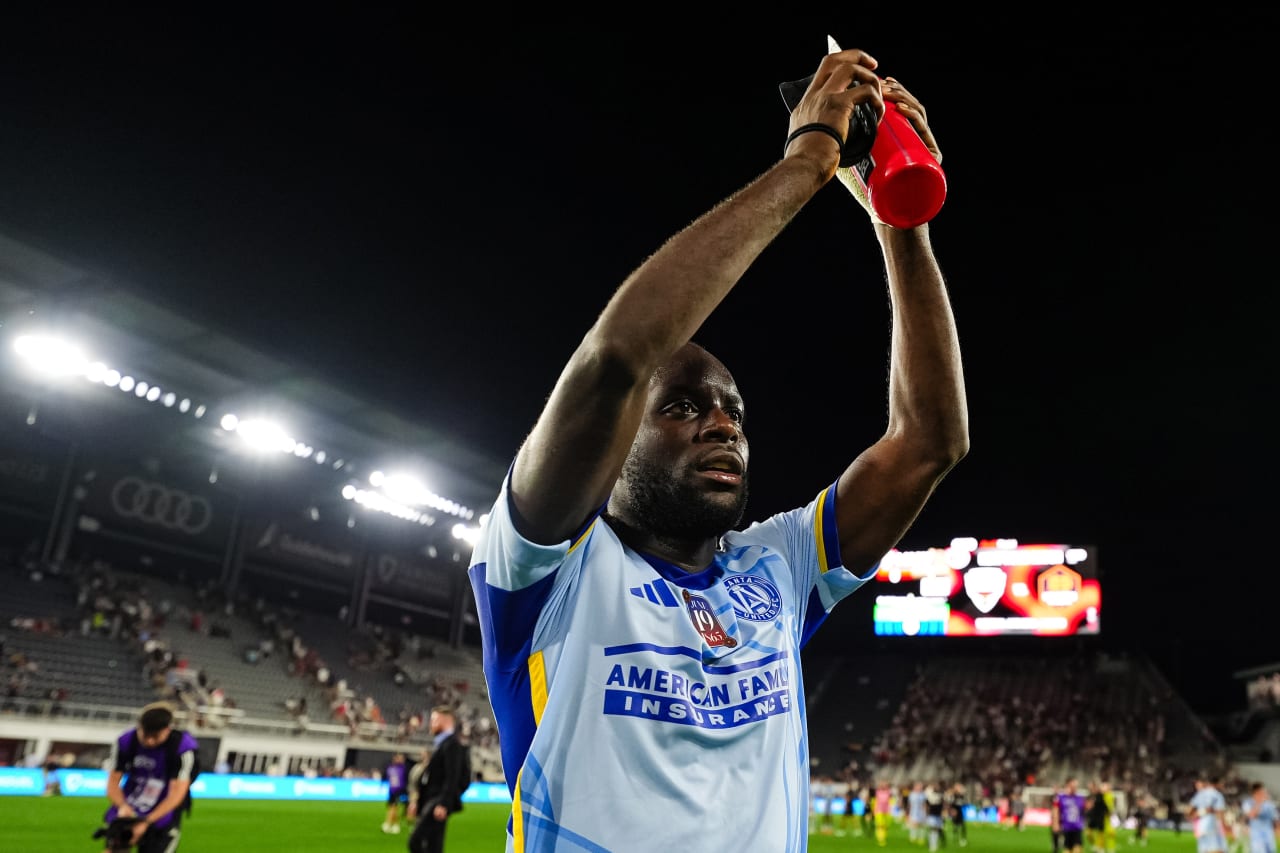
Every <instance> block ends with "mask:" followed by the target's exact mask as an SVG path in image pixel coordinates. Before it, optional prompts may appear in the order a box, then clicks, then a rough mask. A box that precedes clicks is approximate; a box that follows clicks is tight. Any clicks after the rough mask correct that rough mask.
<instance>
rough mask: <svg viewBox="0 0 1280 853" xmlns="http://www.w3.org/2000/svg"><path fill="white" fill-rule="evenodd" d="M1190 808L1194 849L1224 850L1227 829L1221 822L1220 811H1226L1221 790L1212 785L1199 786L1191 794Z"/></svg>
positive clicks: (1225, 801) (1202, 852)
mask: <svg viewBox="0 0 1280 853" xmlns="http://www.w3.org/2000/svg"><path fill="white" fill-rule="evenodd" d="M1191 808H1192V810H1193V815H1192V816H1193V817H1194V819H1195V823H1194V824H1193V825H1192V832H1194V833H1195V836H1196V849H1197V850H1199V851H1201V853H1210V851H1214V853H1217V851H1225V850H1226V849H1227V831H1226V827H1225V826H1223V823H1222V813H1223V812H1224V811H1226V808H1227V800H1226V798H1225V797H1223V796H1222V792H1221V791H1219V790H1218V789H1217V788H1214V787H1213V786H1212V785H1207V786H1205V787H1203V788H1201V789H1200V790H1198V791H1196V792H1195V794H1194V795H1192V797H1191Z"/></svg>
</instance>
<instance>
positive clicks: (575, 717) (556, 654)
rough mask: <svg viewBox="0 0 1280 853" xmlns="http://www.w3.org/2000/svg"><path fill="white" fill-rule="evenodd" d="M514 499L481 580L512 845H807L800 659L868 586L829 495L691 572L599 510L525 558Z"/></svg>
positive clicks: (742, 534)
mask: <svg viewBox="0 0 1280 853" xmlns="http://www.w3.org/2000/svg"><path fill="white" fill-rule="evenodd" d="M508 489H509V481H504V483H503V486H502V491H501V493H500V495H499V497H498V500H497V502H496V503H495V505H494V507H493V510H492V512H491V514H490V517H489V520H488V523H487V524H486V525H485V526H484V527H483V528H482V531H481V535H480V538H479V541H478V542H477V543H476V547H475V550H474V552H473V558H472V564H471V568H470V570H469V574H470V577H471V584H472V587H473V590H474V592H475V595H476V602H477V607H478V611H479V616H480V629H481V635H482V639H483V643H484V670H485V678H486V682H487V685H488V689H489V698H490V702H491V703H492V705H493V710H494V715H495V718H496V719H497V722H498V733H499V740H500V743H501V748H502V760H503V767H504V770H505V772H506V776H507V784H508V786H509V787H510V788H511V792H512V800H513V803H512V817H511V821H510V822H509V824H508V836H507V850H508V851H512V852H513V853H533V851H538V853H543V851H582V850H587V851H605V850H611V851H632V850H679V849H687V848H700V849H714V850H744V851H745V850H768V851H771V853H773V851H778V853H781V851H803V850H805V849H806V845H807V844H808V815H809V796H810V785H809V782H810V768H809V743H808V735H807V731H806V727H805V708H804V689H803V685H802V684H801V667H800V661H799V652H800V649H801V647H802V646H803V645H804V643H805V641H806V640H807V639H808V637H809V636H810V635H811V634H812V632H813V631H814V630H815V629H816V628H817V627H818V626H819V625H820V624H821V623H822V621H823V620H824V619H825V618H826V616H827V613H828V612H829V611H830V609H831V608H832V607H833V606H834V605H835V604H836V602H838V601H840V600H841V599H842V598H844V597H845V596H847V595H849V594H850V593H851V592H853V591H854V590H855V589H857V588H858V587H859V586H861V585H862V584H863V582H864V581H865V580H867V579H868V578H870V577H872V576H874V569H873V570H872V571H871V572H869V573H868V574H867V576H866V577H864V578H856V577H854V576H853V575H852V574H851V573H850V572H849V571H847V570H846V569H845V568H844V567H843V566H842V565H841V563H840V555H839V545H838V541H837V536H836V530H835V488H834V486H832V487H831V488H828V489H825V490H823V492H822V493H821V494H819V495H818V497H817V498H816V499H815V500H814V501H813V502H812V503H810V504H809V505H807V506H805V507H803V508H801V509H797V510H793V511H791V512H787V513H782V514H779V515H775V516H773V517H772V518H769V519H768V520H766V521H764V522H761V523H756V524H752V525H751V526H750V527H749V528H747V529H746V530H745V531H734V532H730V533H727V534H725V536H724V537H723V540H722V543H721V544H722V547H721V549H720V550H719V551H718V552H717V554H716V557H715V562H714V564H713V565H712V566H711V567H709V568H708V569H706V570H704V571H702V572H699V573H697V574H688V573H686V572H684V571H682V570H680V569H678V568H676V567H674V566H672V565H670V564H667V563H665V562H663V561H661V560H657V559H653V558H646V557H645V556H644V555H641V554H640V553H638V552H636V551H633V550H631V549H629V548H627V547H626V546H624V545H623V544H622V542H621V541H619V539H618V537H617V536H616V535H615V534H614V531H613V530H612V529H611V528H610V527H609V525H608V523H607V522H606V521H604V520H603V519H602V518H600V517H599V516H596V517H595V518H594V519H593V520H592V521H591V522H590V523H589V524H588V525H587V526H586V527H585V529H584V530H583V531H582V532H581V533H580V534H579V535H578V536H577V537H575V538H574V539H573V540H572V541H565V542H562V543H560V544H558V545H552V546H543V545H536V544H533V543H532V542H529V541H528V540H526V539H524V538H523V537H522V536H520V534H519V533H517V532H516V530H515V527H514V525H513V522H512V518H511V512H510V506H509V500H510V497H509V492H508Z"/></svg>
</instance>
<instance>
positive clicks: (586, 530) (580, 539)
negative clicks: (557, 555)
mask: <svg viewBox="0 0 1280 853" xmlns="http://www.w3.org/2000/svg"><path fill="white" fill-rule="evenodd" d="M599 520H600V516H598V515H597V516H596V517H595V518H593V519H591V523H590V524H588V525H587V526H586V527H585V528H583V530H582V534H581V535H580V536H579V537H578V538H577V539H575V540H573V544H572V545H570V546H569V550H568V551H566V552H565V556H566V557H567V556H569V555H570V554H572V553H573V552H574V551H576V550H578V546H579V545H581V544H582V543H583V542H585V541H586V539H587V537H588V536H590V535H591V529H592V528H593V527H595V526H596V522H597V521H599Z"/></svg>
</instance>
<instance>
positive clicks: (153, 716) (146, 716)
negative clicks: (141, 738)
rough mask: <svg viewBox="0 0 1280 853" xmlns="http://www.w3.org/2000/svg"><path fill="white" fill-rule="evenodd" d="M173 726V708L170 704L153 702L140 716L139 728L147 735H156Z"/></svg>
mask: <svg viewBox="0 0 1280 853" xmlns="http://www.w3.org/2000/svg"><path fill="white" fill-rule="evenodd" d="M172 725H173V706H171V705H170V704H169V703H168V702H152V703H151V704H150V705H147V706H146V707H145V708H143V709H142V713H141V714H139V715H138V728H140V729H142V733H143V734H146V735H155V734H159V733H160V732H162V731H164V730H165V729H167V728H169V727H170V726H172Z"/></svg>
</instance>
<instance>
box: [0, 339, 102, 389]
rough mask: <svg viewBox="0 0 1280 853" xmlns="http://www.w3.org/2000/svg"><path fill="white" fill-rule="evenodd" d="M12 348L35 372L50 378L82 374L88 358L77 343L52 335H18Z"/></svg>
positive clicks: (87, 366)
mask: <svg viewBox="0 0 1280 853" xmlns="http://www.w3.org/2000/svg"><path fill="white" fill-rule="evenodd" d="M13 349H14V352H16V353H17V354H18V355H19V356H20V357H21V358H22V359H23V361H24V362H25V363H26V365H27V366H28V367H29V368H31V369H32V370H33V371H35V372H36V373H38V374H40V375H43V376H48V377H52V378H61V377H65V376H80V375H83V374H84V373H85V372H86V371H87V370H88V368H89V359H87V358H86V357H85V355H84V352H83V351H82V350H81V349H80V346H79V345H78V344H75V343H73V342H71V341H68V340H65V339H63V338H59V337H55V336H53V335H18V336H17V337H16V338H14V339H13Z"/></svg>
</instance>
